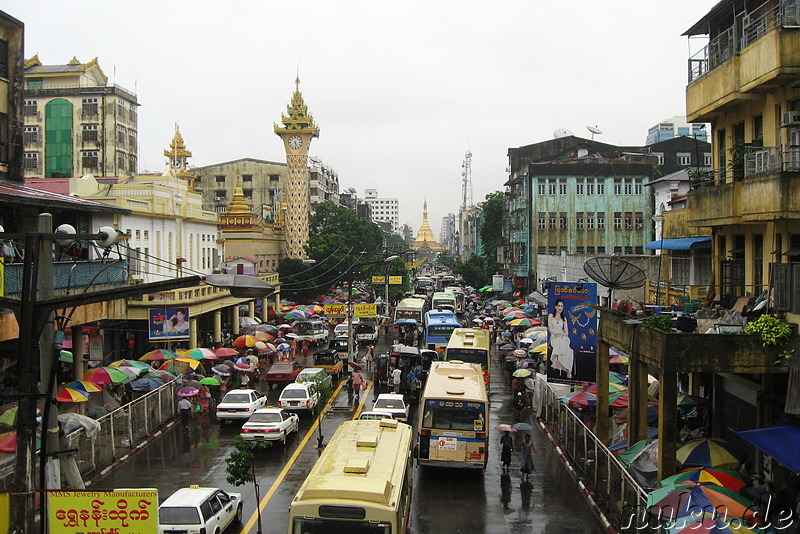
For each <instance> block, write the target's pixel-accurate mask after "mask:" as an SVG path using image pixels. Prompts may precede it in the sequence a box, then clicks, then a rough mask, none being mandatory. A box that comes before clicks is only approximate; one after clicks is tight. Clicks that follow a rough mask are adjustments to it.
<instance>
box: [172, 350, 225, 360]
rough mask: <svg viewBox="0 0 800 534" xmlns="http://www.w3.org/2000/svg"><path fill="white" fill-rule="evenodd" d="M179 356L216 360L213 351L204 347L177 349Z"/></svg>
mask: <svg viewBox="0 0 800 534" xmlns="http://www.w3.org/2000/svg"><path fill="white" fill-rule="evenodd" d="M178 352H179V353H180V355H181V356H186V357H188V358H192V359H193V360H216V359H217V355H216V354H214V351H213V350H211V349H206V348H199V349H189V350H181V351H178Z"/></svg>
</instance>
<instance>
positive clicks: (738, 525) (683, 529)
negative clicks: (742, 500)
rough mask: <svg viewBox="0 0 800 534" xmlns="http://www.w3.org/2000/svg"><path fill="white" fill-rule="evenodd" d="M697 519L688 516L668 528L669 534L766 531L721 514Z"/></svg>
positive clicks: (739, 533)
mask: <svg viewBox="0 0 800 534" xmlns="http://www.w3.org/2000/svg"><path fill="white" fill-rule="evenodd" d="M696 519H697V518H694V517H691V516H687V517H684V518H682V520H679V521H676V522H675V525H674V526H672V527H671V528H666V529H665V530H666V532H667V533H668V534H703V533H704V532H713V533H714V534H725V533H729V534H764V533H765V532H767V531H766V530H764V529H762V528H759V527H753V526H750V525H748V524H747V522H745V521H742V520H741V519H731V518H727V517H725V516H724V515H722V514H720V515H718V516H714V515H708V516H706V517H704V518H703V520H702V521H696Z"/></svg>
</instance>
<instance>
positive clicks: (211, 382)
mask: <svg viewBox="0 0 800 534" xmlns="http://www.w3.org/2000/svg"><path fill="white" fill-rule="evenodd" d="M200 383H201V384H203V385H204V386H219V385H220V384H221V382H220V381H219V379H218V378H216V377H213V376H207V377H205V378H203V379H202V380H200Z"/></svg>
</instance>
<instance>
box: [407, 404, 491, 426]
mask: <svg viewBox="0 0 800 534" xmlns="http://www.w3.org/2000/svg"><path fill="white" fill-rule="evenodd" d="M485 413H486V405H485V404H484V403H482V402H453V401H452V400H446V401H445V400H440V399H425V408H424V410H423V412H422V414H423V416H422V427H423V428H436V429H440V430H468V431H476V432H483V431H484V430H485V421H484V419H483V418H484V414H485Z"/></svg>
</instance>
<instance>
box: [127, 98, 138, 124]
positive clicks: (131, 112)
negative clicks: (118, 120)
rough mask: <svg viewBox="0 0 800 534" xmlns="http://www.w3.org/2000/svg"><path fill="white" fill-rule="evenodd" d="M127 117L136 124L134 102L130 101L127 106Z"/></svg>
mask: <svg viewBox="0 0 800 534" xmlns="http://www.w3.org/2000/svg"><path fill="white" fill-rule="evenodd" d="M128 119H129V120H130V121H131V122H132V123H134V124H136V104H134V103H133V102H131V104H130V108H128Z"/></svg>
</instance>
